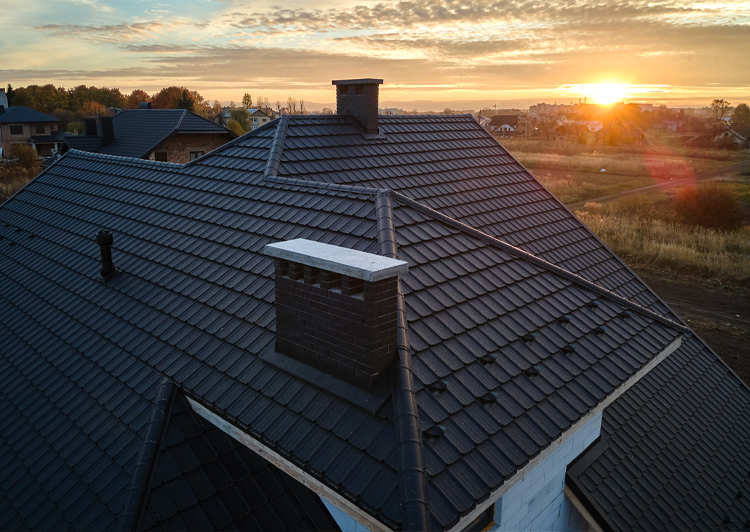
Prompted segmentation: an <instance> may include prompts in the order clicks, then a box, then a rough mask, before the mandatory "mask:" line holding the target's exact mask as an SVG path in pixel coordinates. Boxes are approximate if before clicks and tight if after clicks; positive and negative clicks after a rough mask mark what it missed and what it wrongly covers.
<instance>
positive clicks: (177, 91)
mask: <svg viewBox="0 0 750 532" xmlns="http://www.w3.org/2000/svg"><path fill="white" fill-rule="evenodd" d="M184 90H185V88H184V87H175V86H172V87H164V88H163V89H162V90H160V91H159V92H157V93H156V94H155V95H154V97H153V98H152V99H151V105H153V106H154V108H156V109H178V107H177V102H178V101H179V100H180V98H182V92H183V91H184Z"/></svg>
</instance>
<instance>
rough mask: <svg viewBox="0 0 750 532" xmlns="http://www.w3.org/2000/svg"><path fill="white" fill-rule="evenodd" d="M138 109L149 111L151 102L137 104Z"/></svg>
mask: <svg viewBox="0 0 750 532" xmlns="http://www.w3.org/2000/svg"><path fill="white" fill-rule="evenodd" d="M138 109H151V102H141V103H139V104H138Z"/></svg>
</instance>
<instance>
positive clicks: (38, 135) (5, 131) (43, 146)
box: [0, 91, 67, 156]
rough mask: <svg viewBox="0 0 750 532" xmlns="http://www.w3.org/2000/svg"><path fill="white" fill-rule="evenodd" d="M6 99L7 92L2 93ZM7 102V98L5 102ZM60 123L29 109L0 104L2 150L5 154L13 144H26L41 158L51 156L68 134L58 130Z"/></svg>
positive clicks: (0, 146) (55, 119)
mask: <svg viewBox="0 0 750 532" xmlns="http://www.w3.org/2000/svg"><path fill="white" fill-rule="evenodd" d="M2 96H3V97H5V91H3V92H2ZM4 101H5V102H7V98H5V100H4ZM59 122H60V121H59V120H58V119H57V118H55V117H54V116H50V115H47V114H44V113H40V112H39V111H35V110H34V109H30V108H28V107H23V106H20V105H12V106H10V107H5V106H4V105H3V104H2V103H0V148H2V150H3V152H4V153H7V152H8V150H10V147H11V146H12V145H13V144H25V145H27V146H31V147H32V148H34V149H35V150H36V151H37V153H38V154H39V155H40V156H48V155H51V154H52V152H53V150H57V149H59V148H60V147H61V144H62V142H63V141H64V140H65V138H66V136H67V133H65V132H63V131H59V130H58V123H59Z"/></svg>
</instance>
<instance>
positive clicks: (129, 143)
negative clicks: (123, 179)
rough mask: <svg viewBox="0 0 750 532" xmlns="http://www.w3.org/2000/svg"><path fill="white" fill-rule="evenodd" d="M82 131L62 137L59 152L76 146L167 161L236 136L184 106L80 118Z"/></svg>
mask: <svg viewBox="0 0 750 532" xmlns="http://www.w3.org/2000/svg"><path fill="white" fill-rule="evenodd" d="M84 128H85V133H86V134H85V135H71V136H69V137H66V138H65V142H64V143H63V146H62V149H61V153H63V154H64V153H67V151H68V150H71V149H74V150H80V151H88V152H95V153H105V154H108V155H119V156H122V157H135V158H138V159H150V160H152V161H163V162H171V163H186V162H188V161H191V160H193V159H197V158H198V157H201V156H203V155H205V154H206V153H208V152H210V151H212V150H214V149H215V148H218V147H219V146H221V145H222V144H225V143H226V142H227V141H229V140H232V139H234V138H236V137H237V135H236V134H234V133H233V132H231V131H230V130H228V129H227V128H225V127H224V126H220V125H218V124H215V123H213V122H211V121H210V120H208V119H207V118H203V117H202V116H199V115H197V114H195V113H193V112H192V111H187V110H185V109H128V110H126V111H122V112H121V113H119V114H117V115H115V116H101V117H99V118H98V119H97V118H86V119H84Z"/></svg>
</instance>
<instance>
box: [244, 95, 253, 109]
mask: <svg viewBox="0 0 750 532" xmlns="http://www.w3.org/2000/svg"><path fill="white" fill-rule="evenodd" d="M242 107H244V108H245V109H251V108H252V107H253V97H252V96H250V93H248V92H246V93H245V95H244V96H243V97H242Z"/></svg>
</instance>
